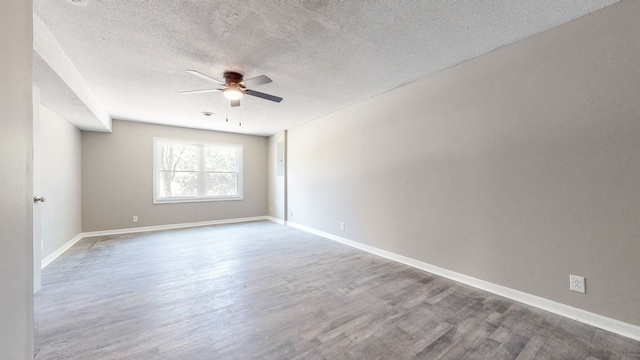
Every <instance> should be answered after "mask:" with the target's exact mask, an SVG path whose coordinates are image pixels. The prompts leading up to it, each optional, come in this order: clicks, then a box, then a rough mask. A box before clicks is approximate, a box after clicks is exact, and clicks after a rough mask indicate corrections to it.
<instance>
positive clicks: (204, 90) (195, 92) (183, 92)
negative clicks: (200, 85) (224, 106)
mask: <svg viewBox="0 0 640 360" xmlns="http://www.w3.org/2000/svg"><path fill="white" fill-rule="evenodd" d="M214 91H222V89H203V90H190V91H180V94H183V95H189V94H200V93H208V92H214Z"/></svg>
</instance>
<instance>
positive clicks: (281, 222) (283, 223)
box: [267, 216, 287, 225]
mask: <svg viewBox="0 0 640 360" xmlns="http://www.w3.org/2000/svg"><path fill="white" fill-rule="evenodd" d="M267 220H269V221H273V222H274V223H278V224H280V225H286V224H287V222H286V221H284V220H282V219H278V218H275V217H273V216H267Z"/></svg>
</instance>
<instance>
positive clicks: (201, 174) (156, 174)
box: [153, 137, 243, 204]
mask: <svg viewBox="0 0 640 360" xmlns="http://www.w3.org/2000/svg"><path fill="white" fill-rule="evenodd" d="M164 144H178V145H188V146H197V147H198V148H199V151H200V154H199V166H198V195H196V196H183V197H178V196H175V197H170V198H167V197H159V196H160V194H161V193H162V192H161V191H160V189H159V188H158V187H159V186H160V182H159V179H160V170H161V169H160V146H162V145H164ZM206 146H213V147H225V148H233V149H235V150H236V169H237V172H236V174H237V186H238V187H237V190H238V191H237V194H236V195H230V196H206V195H204V190H205V188H206V180H205V179H206V173H207V172H206V171H205V158H204V148H205V147H206ZM242 150H243V147H242V145H236V144H221V143H210V142H203V141H190V140H180V139H166V138H157V137H154V138H153V203H154V204H175V203H189V202H203V201H233V200H242V199H243V191H242V190H243V164H242V163H243V161H242V159H243V151H242Z"/></svg>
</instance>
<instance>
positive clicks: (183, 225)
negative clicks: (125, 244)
mask: <svg viewBox="0 0 640 360" xmlns="http://www.w3.org/2000/svg"><path fill="white" fill-rule="evenodd" d="M260 220H269V219H268V217H267V216H254V217H246V218H235V219H225V220H211V221H199V222H192V223H180V224H168V225H153V226H141V227H135V228H125V229H114V230H98V231H89V232H85V233H83V236H84V237H90V236H104V235H120V234H133V233H139V232H147V231H158V230H172V229H182V228H190V227H198V226H209V225H222V224H235V223H241V222H249V221H260Z"/></svg>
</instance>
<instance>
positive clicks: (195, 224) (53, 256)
mask: <svg viewBox="0 0 640 360" xmlns="http://www.w3.org/2000/svg"><path fill="white" fill-rule="evenodd" d="M260 220H271V219H269V217H268V216H254V217H246V218H235V219H225V220H212V221H200V222H192V223H181V224H169V225H154V226H141V227H135V228H126V229H114V230H99V231H89V232H83V233H80V234H78V235H76V237H74V238H73V239H71V240H69V241H68V242H67V243H66V244H64V245H62V246H61V247H60V248H59V249H58V250H56V251H54V252H53V253H52V254H51V255H49V256H47V257H46V258H44V259H42V261H41V265H40V266H41V268H42V269H44V268H45V266H47V265H49V264H51V262H53V260H55V259H57V258H58V256H60V255H62V254H63V253H64V252H65V251H67V250H69V249H70V248H71V247H72V246H73V245H75V243H77V242H78V241H80V240H82V238H85V237H91V236H104V235H119V234H132V233H139V232H146V231H158V230H171V229H181V228H189V227H198V226H209V225H222V224H234V223H241V222H249V221H260Z"/></svg>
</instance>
